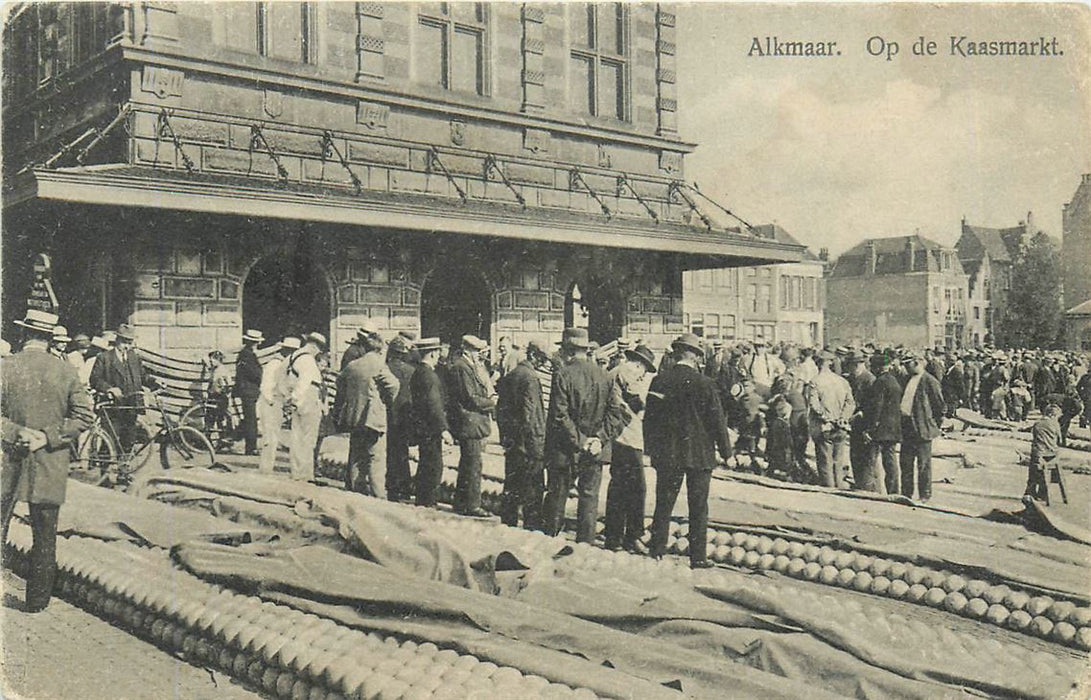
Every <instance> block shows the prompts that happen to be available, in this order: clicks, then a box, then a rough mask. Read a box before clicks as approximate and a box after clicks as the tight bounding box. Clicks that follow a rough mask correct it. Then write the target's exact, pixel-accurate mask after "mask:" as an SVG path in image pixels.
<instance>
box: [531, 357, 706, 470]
mask: <svg viewBox="0 0 1091 700" xmlns="http://www.w3.org/2000/svg"><path fill="white" fill-rule="evenodd" d="M708 381H710V382H711V381H712V380H711V379H710V380H708ZM629 420H630V416H629V413H628V412H627V410H626V408H625V405H624V404H623V403H622V400H621V392H620V391H618V390H617V388H616V386H615V383H614V381H613V380H612V379H611V378H610V375H608V374H607V373H606V370H604V369H602V368H601V367H599V366H598V365H597V364H596V363H594V362H591V361H590V360H587V359H585V358H583V357H578V358H576V359H575V360H573V361H572V362H569V363H568V364H565V365H561V366H560V367H557V368H556V369H555V370H554V371H553V383H552V387H551V388H550V392H549V415H548V416H547V419H546V437H545V449H546V452H547V453H548V455H549V460H550V463H551V465H553V466H557V467H571V466H572V465H573V464H575V461H576V458H577V457H578V455H579V454H580V452H581V450H582V449H583V444H584V443H585V442H586V441H587V440H588V439H590V438H593V437H597V438H598V439H599V440H600V441H601V442H602V452H601V453H599V455H598V457H596V458H595V460H596V461H598V462H608V461H610V454H611V453H610V446H611V443H612V442H613V440H614V438H616V437H617V436H618V435H621V431H622V430H624V429H625V426H626V425H628V424H629Z"/></svg>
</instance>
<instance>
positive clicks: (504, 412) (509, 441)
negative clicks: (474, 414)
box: [496, 362, 546, 459]
mask: <svg viewBox="0 0 1091 700" xmlns="http://www.w3.org/2000/svg"><path fill="white" fill-rule="evenodd" d="M496 389H497V393H498V394H499V401H497V404H496V423H497V426H499V428H500V444H501V445H502V446H503V447H504V449H506V450H508V451H511V452H519V453H522V454H524V455H526V456H527V457H530V458H531V459H541V458H542V454H543V450H544V449H545V430H546V413H545V404H543V403H542V384H541V381H540V380H539V379H538V372H536V371H535V370H534V367H532V366H531V364H530V363H529V362H520V363H519V364H518V365H516V367H515V369H513V370H512V371H510V372H508V373H507V374H505V375H504V376H503V377H501V379H500V383H499V384H498V386H497V388H496Z"/></svg>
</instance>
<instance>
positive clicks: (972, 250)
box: [955, 220, 1028, 263]
mask: <svg viewBox="0 0 1091 700" xmlns="http://www.w3.org/2000/svg"><path fill="white" fill-rule="evenodd" d="M1027 228H1028V227H1027V225H1026V224H1025V223H1022V222H1020V224H1019V225H1018V226H1012V227H1009V228H989V227H987V226H971V225H970V224H967V223H966V222H965V220H964V221H963V222H962V235H961V236H960V237H959V239H958V243H956V244H955V248H957V249H958V257H959V259H960V260H963V261H966V260H981V259H982V258H984V257H985V255H986V254H988V256H989V257H990V258H991V259H992V260H994V261H996V262H1001V263H1010V262H1012V261H1013V260H1015V258H1016V256H1017V255H1018V253H1019V247H1020V246H1021V245H1022V243H1023V238H1024V237H1025V236H1026V235H1027Z"/></svg>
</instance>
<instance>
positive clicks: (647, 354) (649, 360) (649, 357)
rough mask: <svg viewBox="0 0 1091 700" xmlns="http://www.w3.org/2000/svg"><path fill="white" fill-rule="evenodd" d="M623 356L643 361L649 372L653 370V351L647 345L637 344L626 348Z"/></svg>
mask: <svg viewBox="0 0 1091 700" xmlns="http://www.w3.org/2000/svg"><path fill="white" fill-rule="evenodd" d="M625 357H628V358H629V359H631V360H637V361H639V362H643V363H644V365H645V366H646V367H647V368H648V371H649V372H654V371H655V353H653V352H652V350H651V348H649V347H648V346H647V345H637V346H636V347H635V348H632V349H630V350H626V351H625Z"/></svg>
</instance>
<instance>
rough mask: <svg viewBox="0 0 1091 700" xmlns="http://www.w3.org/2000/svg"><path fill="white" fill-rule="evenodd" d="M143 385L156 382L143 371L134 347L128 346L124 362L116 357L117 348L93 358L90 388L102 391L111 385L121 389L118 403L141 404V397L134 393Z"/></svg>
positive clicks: (149, 385) (105, 390) (152, 385)
mask: <svg viewBox="0 0 1091 700" xmlns="http://www.w3.org/2000/svg"><path fill="white" fill-rule="evenodd" d="M145 386H147V387H155V386H156V382H155V380H154V379H152V378H151V377H150V376H147V375H146V374H145V373H144V364H143V363H142V362H141V361H140V355H139V354H137V350H136V348H129V351H128V353H127V354H126V356H125V362H122V361H121V358H120V357H118V354H117V350H108V351H106V352H104V353H102V354H101V355H99V356H98V359H96V360H95V366H94V368H93V369H92V370H91V388H93V389H94V390H95V391H99V392H102V393H106V392H107V391H109V390H110V389H111V388H113V387H117V388H118V389H121V393H122V394H123V396H122V398H121V400H119V401H118V404H119V405H122V406H126V405H127V406H138V405H141V403H142V402H141V399H140V397H139V396H137V395H136V394H137V393H138V392H139V391H140V390H141V388H142V387H145Z"/></svg>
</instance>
